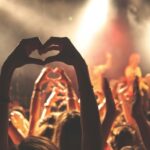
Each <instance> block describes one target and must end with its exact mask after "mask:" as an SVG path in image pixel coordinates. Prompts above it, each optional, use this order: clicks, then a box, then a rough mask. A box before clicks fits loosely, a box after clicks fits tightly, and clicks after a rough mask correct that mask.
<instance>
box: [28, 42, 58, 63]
mask: <svg viewBox="0 0 150 150" xmlns="http://www.w3.org/2000/svg"><path fill="white" fill-rule="evenodd" d="M48 41H49V40H48ZM46 43H47V42H46ZM51 46H53V44H51V45H45V44H43V45H42V47H41V49H40V50H39V49H35V50H33V51H32V52H31V54H30V55H29V57H30V58H34V59H39V60H41V61H42V62H43V65H46V62H45V60H46V59H47V58H49V57H53V56H57V55H58V54H59V53H60V51H59V50H58V47H59V46H53V48H49V47H51ZM56 47H57V48H56ZM55 48H56V49H55Z"/></svg>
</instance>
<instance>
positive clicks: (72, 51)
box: [45, 37, 103, 150]
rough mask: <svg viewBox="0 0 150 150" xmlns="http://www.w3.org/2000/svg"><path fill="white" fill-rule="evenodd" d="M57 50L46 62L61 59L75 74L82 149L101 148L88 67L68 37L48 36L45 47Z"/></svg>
mask: <svg viewBox="0 0 150 150" xmlns="http://www.w3.org/2000/svg"><path fill="white" fill-rule="evenodd" d="M46 48H47V49H48V50H50V49H53V50H54V48H55V49H56V50H59V51H60V53H59V54H58V55H57V56H53V57H49V58H47V59H46V63H48V62H52V61H62V62H64V63H66V64H69V65H73V66H74V68H75V71H76V74H77V79H78V84H79V92H80V100H81V103H80V104H81V127H82V133H83V134H82V150H102V147H103V146H102V143H103V139H102V129H101V123H100V120H99V115H98V108H97V103H96V99H95V95H94V92H93V87H92V85H91V81H90V78H89V72H88V67H87V65H86V63H85V61H84V59H83V58H82V56H81V55H80V54H79V52H78V51H77V50H76V48H75V47H74V46H73V45H72V43H71V42H70V40H69V39H68V38H55V37H52V38H50V39H49V40H48V41H47V42H46V43H45V49H46Z"/></svg>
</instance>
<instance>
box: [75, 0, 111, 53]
mask: <svg viewBox="0 0 150 150" xmlns="http://www.w3.org/2000/svg"><path fill="white" fill-rule="evenodd" d="M108 10H109V0H90V2H89V3H88V4H87V7H86V9H85V11H84V13H83V16H82V17H81V18H80V21H81V23H80V25H79V28H78V31H77V34H76V35H75V41H74V43H75V45H77V47H78V48H79V49H81V50H82V49H86V48H88V47H89V46H90V44H91V43H92V38H93V37H94V36H95V34H96V32H97V31H100V30H101V28H102V27H103V25H104V23H105V22H106V20H107V14H108Z"/></svg>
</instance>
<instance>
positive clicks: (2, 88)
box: [0, 38, 42, 150]
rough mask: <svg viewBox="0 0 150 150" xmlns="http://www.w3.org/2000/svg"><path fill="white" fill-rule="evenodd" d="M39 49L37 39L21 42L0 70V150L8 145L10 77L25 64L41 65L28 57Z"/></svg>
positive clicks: (39, 43)
mask: <svg viewBox="0 0 150 150" xmlns="http://www.w3.org/2000/svg"><path fill="white" fill-rule="evenodd" d="M40 48H41V42H40V41H39V39H38V38H31V39H25V40H22V41H21V42H20V43H19V45H18V46H17V47H16V49H15V50H14V51H13V52H12V53H11V54H10V55H9V56H8V58H7V60H6V61H5V62H4V64H3V66H2V68H1V74H0V150H7V143H8V133H7V129H8V103H9V87H10V82H11V77H12V75H13V72H14V70H15V69H16V68H17V67H21V66H23V65H25V64H30V63H33V64H42V61H41V60H38V59H34V58H30V57H28V56H29V54H30V53H31V52H32V51H33V50H35V49H40Z"/></svg>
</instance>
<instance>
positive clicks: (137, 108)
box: [132, 78, 150, 150]
mask: <svg viewBox="0 0 150 150" xmlns="http://www.w3.org/2000/svg"><path fill="white" fill-rule="evenodd" d="M141 103H142V102H141V95H140V90H139V84H138V78H136V79H135V81H134V103H133V108H132V116H133V117H134V119H135V121H136V123H137V125H138V127H139V130H140V133H141V136H142V139H143V143H144V145H145V147H146V149H147V150H148V149H150V142H149V139H150V124H149V123H148V121H147V119H146V118H145V116H144V111H143V109H142V105H141Z"/></svg>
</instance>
